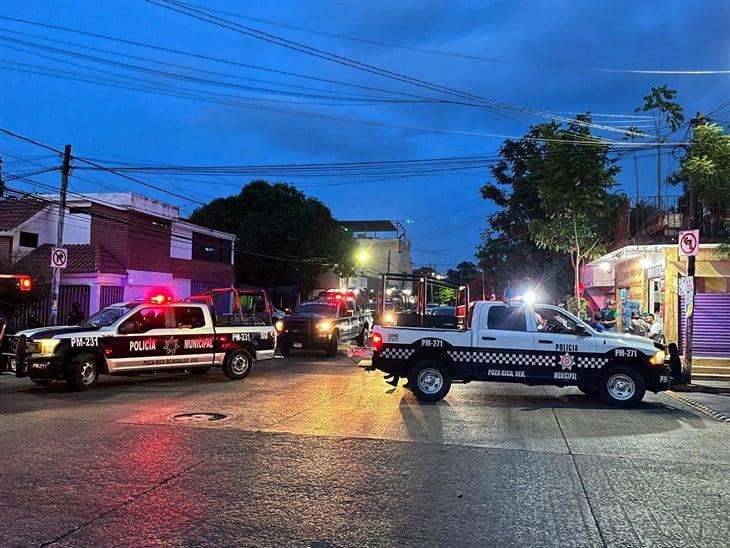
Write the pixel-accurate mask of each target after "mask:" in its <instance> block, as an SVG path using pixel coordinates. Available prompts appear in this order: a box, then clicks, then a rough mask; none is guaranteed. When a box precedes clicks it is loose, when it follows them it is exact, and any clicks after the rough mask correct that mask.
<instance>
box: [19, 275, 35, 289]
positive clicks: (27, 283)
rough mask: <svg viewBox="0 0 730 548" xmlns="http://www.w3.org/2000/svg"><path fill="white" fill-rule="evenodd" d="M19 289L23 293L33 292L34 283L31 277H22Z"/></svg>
mask: <svg viewBox="0 0 730 548" xmlns="http://www.w3.org/2000/svg"><path fill="white" fill-rule="evenodd" d="M18 287H19V288H20V290H21V291H31V290H32V289H33V282H32V280H31V279H30V276H21V277H20V280H19V281H18Z"/></svg>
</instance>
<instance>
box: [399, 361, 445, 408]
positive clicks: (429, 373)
mask: <svg viewBox="0 0 730 548" xmlns="http://www.w3.org/2000/svg"><path fill="white" fill-rule="evenodd" d="M408 387H409V388H410V389H411V391H412V392H413V394H414V395H415V396H416V398H418V399H419V400H420V401H425V402H435V401H439V400H441V399H443V398H444V396H446V394H448V393H449V390H450V389H451V373H450V372H449V368H448V367H446V366H445V365H444V364H443V363H441V362H439V361H436V360H423V361H420V362H418V363H417V364H416V365H414V366H413V367H412V368H411V370H410V371H409V372H408Z"/></svg>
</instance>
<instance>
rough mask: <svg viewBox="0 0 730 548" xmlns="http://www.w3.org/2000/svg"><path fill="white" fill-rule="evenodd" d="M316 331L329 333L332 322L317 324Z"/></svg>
mask: <svg viewBox="0 0 730 548" xmlns="http://www.w3.org/2000/svg"><path fill="white" fill-rule="evenodd" d="M317 329H319V330H320V331H329V330H330V329H332V322H328V321H327V320H325V321H323V322H319V323H318V324H317Z"/></svg>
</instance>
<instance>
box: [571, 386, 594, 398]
mask: <svg viewBox="0 0 730 548" xmlns="http://www.w3.org/2000/svg"><path fill="white" fill-rule="evenodd" d="M576 388H577V389H578V390H580V391H581V392H583V393H584V394H585V395H586V396H590V397H591V398H595V397H596V396H598V395H599V390H598V388H597V387H595V386H586V385H585V384H579V385H578V386H576Z"/></svg>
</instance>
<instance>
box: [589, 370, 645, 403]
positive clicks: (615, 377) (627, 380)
mask: <svg viewBox="0 0 730 548" xmlns="http://www.w3.org/2000/svg"><path fill="white" fill-rule="evenodd" d="M598 390H599V392H600V394H601V399H602V400H603V401H604V402H605V403H607V404H608V405H612V406H614V407H636V406H637V405H639V403H640V402H641V400H642V399H643V398H644V393H645V392H646V383H644V378H643V377H642V376H641V375H640V374H639V373H638V372H637V371H636V370H635V369H632V368H631V367H628V366H626V365H617V366H615V367H611V368H610V369H608V370H607V371H606V372H605V373H604V374H603V375H602V376H601V381H600V383H599V385H598Z"/></svg>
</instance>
